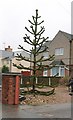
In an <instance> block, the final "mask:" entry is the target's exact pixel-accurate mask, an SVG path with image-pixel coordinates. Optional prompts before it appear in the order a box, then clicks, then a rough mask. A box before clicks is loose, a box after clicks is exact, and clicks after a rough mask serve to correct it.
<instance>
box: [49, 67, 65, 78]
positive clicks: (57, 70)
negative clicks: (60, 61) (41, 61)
mask: <svg viewBox="0 0 73 120" xmlns="http://www.w3.org/2000/svg"><path fill="white" fill-rule="evenodd" d="M55 75H57V76H65V68H64V66H56V67H53V68H52V69H51V76H55Z"/></svg>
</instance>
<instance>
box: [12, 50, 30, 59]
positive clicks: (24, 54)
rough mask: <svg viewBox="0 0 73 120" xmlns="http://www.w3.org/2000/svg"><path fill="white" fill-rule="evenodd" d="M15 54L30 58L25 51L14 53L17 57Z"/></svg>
mask: <svg viewBox="0 0 73 120" xmlns="http://www.w3.org/2000/svg"><path fill="white" fill-rule="evenodd" d="M17 54H21V55H22V56H24V57H26V58H30V54H29V53H27V52H25V51H15V52H14V56H17Z"/></svg>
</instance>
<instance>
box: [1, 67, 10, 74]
mask: <svg viewBox="0 0 73 120" xmlns="http://www.w3.org/2000/svg"><path fill="white" fill-rule="evenodd" d="M8 72H9V67H7V66H6V65H4V66H3V67H2V73H8Z"/></svg>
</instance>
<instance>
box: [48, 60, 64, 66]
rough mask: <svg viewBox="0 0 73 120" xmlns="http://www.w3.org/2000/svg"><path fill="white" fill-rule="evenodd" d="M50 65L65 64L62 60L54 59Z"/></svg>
mask: <svg viewBox="0 0 73 120" xmlns="http://www.w3.org/2000/svg"><path fill="white" fill-rule="evenodd" d="M50 65H65V63H64V62H63V61H62V60H54V61H53V62H52V63H51V64H50Z"/></svg>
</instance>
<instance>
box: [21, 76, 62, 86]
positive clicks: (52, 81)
mask: <svg viewBox="0 0 73 120" xmlns="http://www.w3.org/2000/svg"><path fill="white" fill-rule="evenodd" d="M60 79H61V77H45V76H39V77H36V81H35V84H38V85H41V84H43V85H46V86H55V85H58V84H59V80H60ZM21 81H22V82H21V87H24V86H26V85H27V84H28V83H29V85H30V86H31V85H32V84H33V76H22V80H21Z"/></svg>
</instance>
